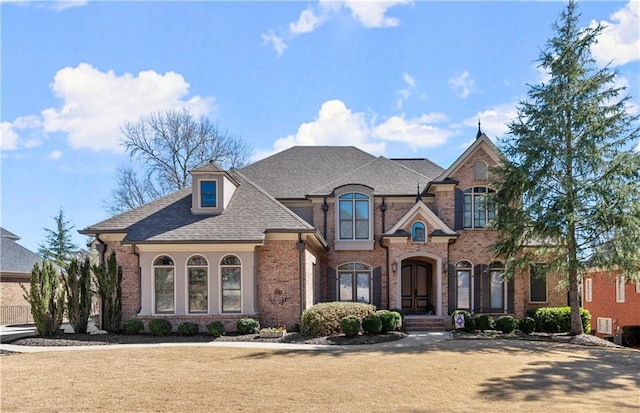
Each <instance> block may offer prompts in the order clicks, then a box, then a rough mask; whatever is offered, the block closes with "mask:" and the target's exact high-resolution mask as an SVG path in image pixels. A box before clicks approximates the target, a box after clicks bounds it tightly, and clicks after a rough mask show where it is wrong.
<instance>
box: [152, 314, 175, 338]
mask: <svg viewBox="0 0 640 413" xmlns="http://www.w3.org/2000/svg"><path fill="white" fill-rule="evenodd" d="M171 329H172V327H171V323H170V322H169V320H165V319H164V318H154V319H153V320H151V321H149V331H151V334H153V335H154V336H166V335H168V334H169V333H171Z"/></svg>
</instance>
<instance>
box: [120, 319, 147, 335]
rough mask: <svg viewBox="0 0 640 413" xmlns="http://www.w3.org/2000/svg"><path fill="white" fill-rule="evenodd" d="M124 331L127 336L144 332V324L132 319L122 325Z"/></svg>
mask: <svg viewBox="0 0 640 413" xmlns="http://www.w3.org/2000/svg"><path fill="white" fill-rule="evenodd" d="M122 330H123V331H124V332H125V333H126V334H138V333H140V332H141V331H142V330H144V323H143V322H142V321H140V320H138V319H136V318H132V319H130V320H127V321H125V322H124V323H122Z"/></svg>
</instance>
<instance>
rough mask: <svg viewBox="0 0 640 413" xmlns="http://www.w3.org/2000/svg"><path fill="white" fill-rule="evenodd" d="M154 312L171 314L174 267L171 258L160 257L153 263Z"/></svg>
mask: <svg viewBox="0 0 640 413" xmlns="http://www.w3.org/2000/svg"><path fill="white" fill-rule="evenodd" d="M153 284H154V301H155V312H156V313H157V314H173V312H174V303H175V289H174V286H175V266H174V264H173V260H172V259H171V257H168V256H166V255H162V256H160V257H158V258H156V260H155V261H154V262H153Z"/></svg>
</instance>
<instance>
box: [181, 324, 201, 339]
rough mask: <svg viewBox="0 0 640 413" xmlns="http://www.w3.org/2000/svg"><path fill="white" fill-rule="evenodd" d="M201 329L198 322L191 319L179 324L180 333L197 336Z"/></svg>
mask: <svg viewBox="0 0 640 413" xmlns="http://www.w3.org/2000/svg"><path fill="white" fill-rule="evenodd" d="M199 330H200V328H199V327H198V324H196V323H192V322H191V321H185V322H184V323H180V325H179V326H178V333H180V334H182V335H183V336H195V335H196V334H198V331H199Z"/></svg>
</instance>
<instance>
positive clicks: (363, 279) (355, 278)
mask: <svg viewBox="0 0 640 413" xmlns="http://www.w3.org/2000/svg"><path fill="white" fill-rule="evenodd" d="M371 279H372V277H371V266H369V265H366V264H360V263H357V262H353V263H349V264H342V265H340V266H338V300H339V301H352V302H358V303H370V302H371Z"/></svg>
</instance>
